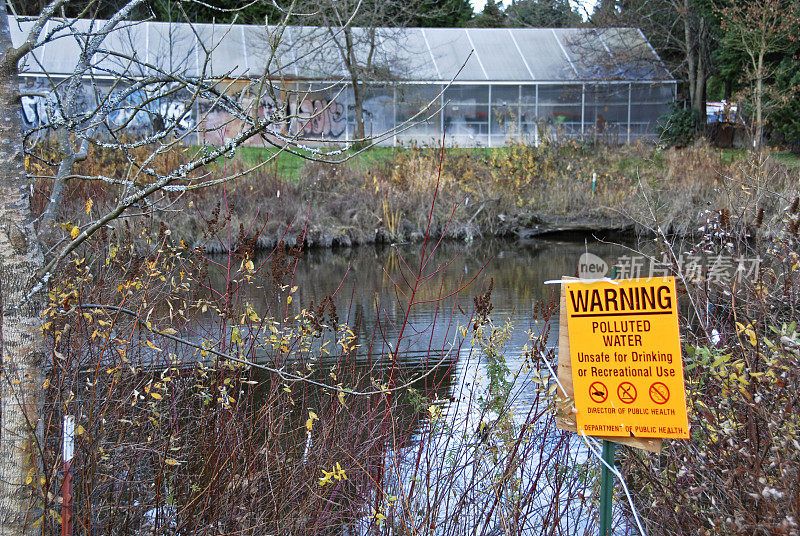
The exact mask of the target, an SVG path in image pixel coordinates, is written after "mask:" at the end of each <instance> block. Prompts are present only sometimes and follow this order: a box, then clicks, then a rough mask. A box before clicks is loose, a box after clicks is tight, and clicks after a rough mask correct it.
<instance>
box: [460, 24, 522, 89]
mask: <svg viewBox="0 0 800 536" xmlns="http://www.w3.org/2000/svg"><path fill="white" fill-rule="evenodd" d="M466 31H467V32H468V34H469V36H470V38H471V39H472V43H473V44H474V45H475V53H476V54H477V57H478V58H480V60H481V63H482V64H483V68H484V69H485V70H486V74H487V75H488V77H489V80H515V81H516V80H528V79H530V78H531V75H532V73H531V72H530V70H529V69H528V67H527V66H526V64H525V59H524V57H523V56H522V54H521V52H520V49H519V46H518V43H516V42H515V40H514V34H513V33H511V32H509V31H508V30H505V31H502V30H501V31H497V30H496V29H494V28H492V29H489V28H474V29H473V28H470V29H468V30H466Z"/></svg>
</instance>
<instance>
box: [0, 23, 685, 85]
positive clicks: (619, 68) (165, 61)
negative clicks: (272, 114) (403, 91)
mask: <svg viewBox="0 0 800 536" xmlns="http://www.w3.org/2000/svg"><path fill="white" fill-rule="evenodd" d="M10 23H11V24H10V26H11V35H12V42H13V43H14V44H15V46H18V45H19V44H20V43H21V42H22V41H23V39H24V35H25V31H26V30H28V29H29V28H30V26H31V25H32V23H31V22H25V23H20V24H19V25H18V24H17V23H16V21H15V20H14V18H13V17H11V20H10ZM56 23H59V21H56V20H53V21H51V22H50V23H49V24H56ZM104 23H105V21H100V20H98V21H94V23H93V24H94V25H95V27H99V26H102V24H104ZM89 24H90V21H86V20H79V21H75V22H74V23H73V24H72V27H71V29H70V30H65V31H64V32H62V35H61V36H60V37H59V39H57V40H56V41H54V42H51V43H48V44H46V45H45V46H40V47H37V48H36V49H35V51H34V53H33V57H31V58H28V61H27V62H26V64H25V65H24V69H23V70H24V71H25V72H29V73H42V72H48V73H50V74H54V75H63V74H69V73H72V72H73V71H74V69H75V66H76V64H77V61H78V58H79V55H80V46H79V44H78V40H77V39H76V38H75V36H74V35H70V34H69V32H77V33H78V35H86V32H87V31H88V30H89ZM192 26H193V27H192ZM20 27H21V29H20ZM268 32H269V33H268ZM274 32H275V28H274V27H272V28H269V30H267V29H265V28H264V27H263V26H244V25H229V24H194V25H189V24H187V23H163V22H145V23H135V22H125V23H124V24H123V25H122V26H121V27H120V28H119V29H117V30H116V31H114V32H113V33H112V34H110V35H109V36H108V37H107V39H106V41H105V43H104V47H105V48H107V49H109V50H112V51H117V52H119V53H121V54H124V55H132V54H134V53H135V54H137V55H138V56H139V57H140V58H143V59H144V60H145V61H147V62H149V63H151V64H153V65H155V66H157V67H158V68H163V69H164V70H166V71H171V70H176V71H179V72H180V73H181V74H182V75H183V76H190V77H193V76H198V75H199V72H198V66H199V67H202V65H203V61H204V58H205V52H204V51H203V46H199V45H198V43H200V44H201V45H204V47H205V48H206V49H208V51H209V52H210V60H211V61H210V70H207V71H206V75H207V76H209V77H220V76H228V77H252V78H255V77H258V76H261V75H262V74H264V72H265V69H266V66H267V61H268V60H269V58H270V55H271V46H272V44H274V43H275V41H276V40H275V37H276V35H275V34H274ZM352 35H353V37H354V39H355V42H356V43H357V46H356V51H355V55H356V57H357V58H359V59H360V60H364V59H365V58H366V57H367V55H368V54H369V52H370V50H369V46H370V45H369V37H370V35H371V34H370V33H369V32H368V31H367V30H366V29H364V28H353V29H352ZM375 35H376V38H375V42H376V43H377V46H376V48H375V50H374V51H373V53H372V59H373V68H374V69H373V70H374V75H373V76H374V79H376V80H388V81H400V80H409V81H416V82H432V83H446V82H449V81H450V80H451V79H453V78H455V80H457V81H460V82H481V83H486V82H495V81H496V82H511V83H514V82H518V83H529V82H551V81H553V82H557V81H581V80H585V81H589V80H637V79H647V80H653V79H655V80H671V78H672V77H671V76H670V74H669V72H668V71H667V70H666V69H665V68H664V67H663V64H661V62H660V60H659V58H658V56H657V55H656V54H655V52H654V51H653V49H652V47H651V46H650V44H649V43H648V42H647V40H646V39H645V38H644V36H643V35H642V33H641V32H640V31H639V30H637V29H631V28H612V29H603V30H596V29H591V28H582V29H550V28H512V29H507V28H491V29H489V28H470V29H466V28H378V29H376V31H375ZM280 37H281V39H280V41H279V43H278V49H277V52H276V54H275V55H274V57H273V59H272V62H271V64H270V66H269V68H268V69H266V72H267V73H268V74H269V76H270V77H271V78H273V79H278V78H289V79H305V80H339V79H346V78H347V76H348V73H347V70H346V69H345V66H344V63H343V61H342V57H341V53H340V50H339V48H337V45H336V43H335V42H334V39H338V40H339V41H340V42H341V41H342V40H343V39H344V34H343V32H342V31H341V30H333V31H331V30H329V29H328V28H315V27H308V26H302V27H301V26H292V27H287V28H285V30H284V31H283V34H282V35H281V36H280ZM34 59H35V60H38V61H39V62H41V66H40V65H38V64H37V63H36V61H34ZM95 59H96V60H98V59H99V60H101V61H100V63H99V64H98V67H99V69H96V70H95V74H101V75H102V74H109V73H104V72H103V70H104V69H108V70H109V71H118V70H120V69H122V68H123V66H124V65H125V62H124V60H123V59H121V58H113V57H112V55H105V56H104V57H101V58H95ZM140 70H141V68H140ZM132 74H134V75H136V74H137V73H132ZM142 74H144V73H142ZM367 79H369V77H367Z"/></svg>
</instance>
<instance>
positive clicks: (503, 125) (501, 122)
mask: <svg viewBox="0 0 800 536" xmlns="http://www.w3.org/2000/svg"><path fill="white" fill-rule="evenodd" d="M491 112H492V114H491V115H492V124H491V129H490V130H491V144H492V147H500V146H503V145H508V144H509V143H513V142H515V141H519V139H520V128H521V125H520V123H521V121H520V107H519V86H517V85H512V86H506V85H502V86H497V85H493V86H492V106H491Z"/></svg>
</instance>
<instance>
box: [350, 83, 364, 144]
mask: <svg viewBox="0 0 800 536" xmlns="http://www.w3.org/2000/svg"><path fill="white" fill-rule="evenodd" d="M352 83H353V106H354V109H355V113H356V131H355V132H354V137H355V138H356V139H358V140H361V139H364V135H365V132H364V105H363V103H362V102H361V101H362V100H363V99H362V96H361V84H359V83H358V79H357V77H353V80H352Z"/></svg>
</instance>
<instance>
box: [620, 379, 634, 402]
mask: <svg viewBox="0 0 800 536" xmlns="http://www.w3.org/2000/svg"><path fill="white" fill-rule="evenodd" d="M617 396H618V397H619V400H620V402H622V403H624V404H630V403H632V402H633V401H634V400H636V386H635V385H633V384H632V383H631V382H622V383H621V384H619V387H617Z"/></svg>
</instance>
